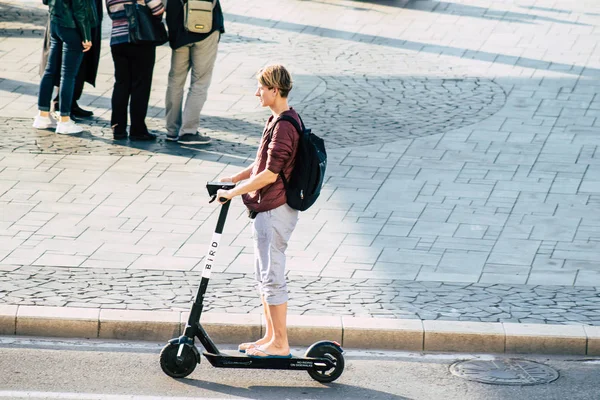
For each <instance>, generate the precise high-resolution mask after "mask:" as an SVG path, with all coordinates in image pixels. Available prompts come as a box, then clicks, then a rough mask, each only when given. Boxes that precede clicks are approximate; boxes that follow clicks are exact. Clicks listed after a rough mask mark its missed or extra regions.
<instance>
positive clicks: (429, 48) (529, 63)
mask: <svg viewBox="0 0 600 400" xmlns="http://www.w3.org/2000/svg"><path fill="white" fill-rule="evenodd" d="M226 18H227V19H228V20H230V21H231V22H236V23H240V24H247V25H254V26H260V27H264V28H270V29H280V30H284V31H290V32H301V33H302V34H306V35H313V36H318V37H325V38H331V39H342V40H349V41H354V42H358V43H371V44H372V45H376V46H385V47H393V48H398V49H407V50H411V51H419V52H423V53H432V54H438V55H439V54H444V55H445V56H451V57H458V58H464V59H474V60H480V61H485V62H490V63H498V64H506V65H516V66H519V67H523V68H531V69H541V70H549V69H551V67H552V68H557V69H560V71H561V72H563V73H565V74H571V75H576V76H579V75H581V76H586V77H599V76H600V69H598V68H590V67H586V66H583V65H575V64H564V63H555V62H550V61H543V60H537V59H535V58H528V57H520V56H511V55H506V54H499V53H492V52H488V51H480V50H469V49H463V48H459V47H453V46H444V45H432V44H430V43H426V42H417V41H413V40H403V39H396V38H391V37H382V36H376V35H368V34H363V33H356V32H351V31H341V30H337V29H329V28H322V27H319V26H313V25H302V24H297V23H294V22H287V21H277V20H270V19H266V18H258V17H250V16H247V15H239V14H231V13H227V14H226Z"/></svg>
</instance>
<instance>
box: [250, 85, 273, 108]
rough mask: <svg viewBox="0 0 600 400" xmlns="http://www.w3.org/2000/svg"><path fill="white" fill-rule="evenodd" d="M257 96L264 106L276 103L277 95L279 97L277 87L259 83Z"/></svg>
mask: <svg viewBox="0 0 600 400" xmlns="http://www.w3.org/2000/svg"><path fill="white" fill-rule="evenodd" d="M254 95H255V96H257V97H258V99H259V100H260V105H261V106H263V107H269V106H272V105H273V104H274V103H275V97H277V89H269V88H268V87H266V86H265V85H261V84H260V82H259V83H258V87H257V88H256V93H254Z"/></svg>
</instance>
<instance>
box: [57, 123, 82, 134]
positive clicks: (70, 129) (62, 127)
mask: <svg viewBox="0 0 600 400" xmlns="http://www.w3.org/2000/svg"><path fill="white" fill-rule="evenodd" d="M80 132H83V128H82V127H80V126H79V125H77V124H76V123H75V122H73V120H72V119H70V120H68V121H67V122H61V121H58V124H57V125H56V133H62V134H63V135H64V134H69V133H80Z"/></svg>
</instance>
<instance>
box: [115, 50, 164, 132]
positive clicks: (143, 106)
mask: <svg viewBox="0 0 600 400" xmlns="http://www.w3.org/2000/svg"><path fill="white" fill-rule="evenodd" d="M110 51H111V53H112V57H113V61H114V63H115V86H114V88H113V94H112V104H111V105H112V115H111V118H110V125H111V126H112V127H113V130H114V132H115V133H125V132H126V131H127V105H128V103H129V99H130V98H131V104H130V114H131V131H130V132H129V134H130V136H140V135H144V134H146V133H148V128H147V127H146V122H145V119H146V113H147V112H148V102H149V101H150V90H151V88H152V73H153V72H154V61H155V59H156V47H155V46H150V45H136V44H131V43H124V44H117V45H114V46H111V47H110Z"/></svg>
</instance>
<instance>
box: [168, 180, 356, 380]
mask: <svg viewBox="0 0 600 400" xmlns="http://www.w3.org/2000/svg"><path fill="white" fill-rule="evenodd" d="M233 187H235V184H234V183H231V182H208V183H207V184H206V188H207V189H208V194H209V196H210V197H211V200H210V203H212V202H213V201H215V199H216V198H217V191H218V190H219V189H225V190H228V189H232V188H233ZM222 200H223V201H224V200H225V199H222ZM230 204H231V202H230V201H227V202H226V203H224V204H222V205H221V211H220V214H219V220H218V222H217V227H216V229H215V232H214V234H213V237H212V241H211V243H210V246H209V248H208V254H207V256H206V260H205V263H204V269H203V271H202V280H201V282H200V287H199V288H198V294H197V295H196V298H195V300H194V303H193V305H192V308H191V311H190V316H189V319H188V322H187V324H186V327H185V331H184V333H183V335H182V336H180V337H178V338H174V339H171V340H170V341H169V343H168V344H167V345H166V346H165V347H163V349H162V351H161V352H160V366H161V368H162V370H163V371H164V372H165V373H166V374H167V375H169V376H170V377H173V378H184V377H186V376H188V375H189V374H191V373H192V372H193V371H194V369H195V368H196V365H197V364H200V352H199V351H198V348H197V347H196V345H195V343H194V340H195V338H198V340H199V341H200V343H201V344H202V346H203V347H204V349H205V351H204V352H203V354H204V356H205V357H206V358H207V359H208V361H209V362H210V363H211V364H212V366H213V367H217V368H254V369H291V370H304V371H307V372H308V374H309V375H310V376H311V377H312V378H313V379H315V380H317V381H319V382H323V383H328V382H333V381H335V380H336V379H337V378H339V377H340V375H342V372H343V371H344V356H343V350H342V347H341V346H340V344H339V343H337V342H334V341H319V342H317V343H314V344H313V345H312V346H310V347H309V348H308V349H307V350H306V353H305V354H304V356H303V357H296V356H292V357H291V358H268V357H264V358H261V357H249V356H248V355H246V354H244V353H241V352H239V351H237V350H235V351H219V349H217V346H216V345H215V344H214V343H213V341H212V340H211V339H210V337H209V336H208V333H206V331H205V330H204V328H202V325H201V324H200V316H201V315H202V308H203V302H204V294H205V293H206V288H207V286H208V281H209V279H210V273H211V270H212V267H213V265H214V262H215V259H216V255H217V250H218V248H219V242H220V239H221V234H222V233H223V227H224V225H225V219H226V218H227V212H228V211H229V206H230Z"/></svg>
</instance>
